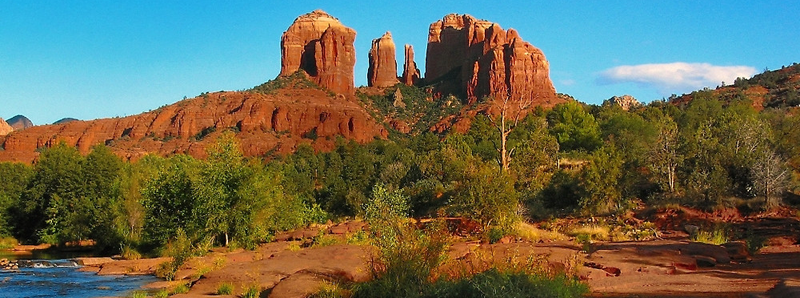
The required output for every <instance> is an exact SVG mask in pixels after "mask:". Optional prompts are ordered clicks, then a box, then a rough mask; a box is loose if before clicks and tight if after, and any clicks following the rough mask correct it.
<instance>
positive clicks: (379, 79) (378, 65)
mask: <svg viewBox="0 0 800 298" xmlns="http://www.w3.org/2000/svg"><path fill="white" fill-rule="evenodd" d="M398 82H399V81H398V80H397V60H395V46H394V41H393V40H392V34H391V33H389V32H386V33H385V34H383V36H381V37H380V38H376V39H373V40H372V48H370V50H369V68H368V69H367V85H369V86H370V87H390V86H394V85H395V84H397V83H398Z"/></svg>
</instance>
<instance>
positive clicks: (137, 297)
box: [131, 291, 147, 298]
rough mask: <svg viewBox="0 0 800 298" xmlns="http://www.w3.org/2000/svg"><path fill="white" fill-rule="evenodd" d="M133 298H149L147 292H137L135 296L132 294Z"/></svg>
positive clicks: (134, 293)
mask: <svg viewBox="0 0 800 298" xmlns="http://www.w3.org/2000/svg"><path fill="white" fill-rule="evenodd" d="M131 298H147V292H145V291H135V292H133V294H131Z"/></svg>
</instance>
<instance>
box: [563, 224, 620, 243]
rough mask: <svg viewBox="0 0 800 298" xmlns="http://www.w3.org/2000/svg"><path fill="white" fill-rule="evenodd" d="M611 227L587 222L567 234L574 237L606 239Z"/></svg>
mask: <svg viewBox="0 0 800 298" xmlns="http://www.w3.org/2000/svg"><path fill="white" fill-rule="evenodd" d="M610 231H611V228H609V227H608V226H606V225H599V224H588V225H581V226H579V227H576V228H573V229H572V230H570V231H569V232H568V233H567V235H569V236H572V237H576V238H585V237H588V239H589V240H599V241H606V240H609V239H610V238H609V232H610Z"/></svg>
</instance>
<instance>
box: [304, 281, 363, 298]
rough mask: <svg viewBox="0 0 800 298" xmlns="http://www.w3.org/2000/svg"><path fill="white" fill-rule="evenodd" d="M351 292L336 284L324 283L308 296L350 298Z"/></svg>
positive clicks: (312, 297)
mask: <svg viewBox="0 0 800 298" xmlns="http://www.w3.org/2000/svg"><path fill="white" fill-rule="evenodd" d="M352 296H353V291H351V290H350V289H349V288H347V287H346V286H342V285H340V284H338V283H332V282H325V283H323V284H322V286H321V287H320V289H319V290H318V291H317V292H316V293H314V294H312V295H310V296H309V298H339V297H352Z"/></svg>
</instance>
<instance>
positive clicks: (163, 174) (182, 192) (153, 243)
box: [142, 155, 204, 248]
mask: <svg viewBox="0 0 800 298" xmlns="http://www.w3.org/2000/svg"><path fill="white" fill-rule="evenodd" d="M198 168H199V165H198V162H197V161H196V160H195V159H193V158H191V157H189V156H185V155H176V156H173V157H171V158H169V160H168V164H167V165H166V166H165V167H164V168H163V169H159V171H158V173H156V174H155V176H154V177H153V179H151V180H149V181H148V182H147V183H146V184H145V186H144V188H143V189H142V196H143V197H144V207H145V210H146V212H147V215H146V216H145V222H144V231H143V234H144V236H145V237H144V239H146V242H147V243H146V244H148V245H150V247H151V248H159V247H164V245H166V244H167V243H168V242H169V240H170V239H172V238H174V237H175V235H177V234H176V233H177V231H178V228H182V230H184V231H185V232H186V234H187V235H188V236H189V237H190V238H192V239H198V238H199V237H201V236H202V235H201V233H200V232H201V231H202V228H204V225H202V222H201V218H198V217H200V216H201V215H202V214H200V212H199V211H200V208H199V207H198V206H197V200H195V197H194V184H195V183H196V179H197V178H196V177H197V172H198Z"/></svg>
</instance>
